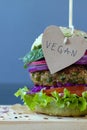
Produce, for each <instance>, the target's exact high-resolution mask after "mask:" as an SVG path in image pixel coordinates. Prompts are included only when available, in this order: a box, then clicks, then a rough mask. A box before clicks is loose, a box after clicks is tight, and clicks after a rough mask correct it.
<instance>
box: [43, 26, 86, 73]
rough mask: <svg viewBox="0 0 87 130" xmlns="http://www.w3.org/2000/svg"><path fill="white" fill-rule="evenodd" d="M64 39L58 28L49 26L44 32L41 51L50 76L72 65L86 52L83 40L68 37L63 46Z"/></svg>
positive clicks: (76, 37)
mask: <svg viewBox="0 0 87 130" xmlns="http://www.w3.org/2000/svg"><path fill="white" fill-rule="evenodd" d="M64 38H65V37H64V35H63V33H62V32H61V30H60V28H59V27H58V26H49V27H47V28H46V29H45V31H44V34H43V38H42V49H43V53H44V57H45V60H46V62H47V65H48V68H49V70H50V72H51V74H53V73H55V72H58V71H60V70H62V69H64V68H66V67H68V66H70V65H72V64H73V63H75V62H76V61H78V60H79V59H80V58H81V57H82V56H83V55H84V53H85V51H86V48H85V44H84V43H85V42H86V41H85V39H84V38H82V37H80V36H74V37H70V38H68V40H67V43H66V44H64Z"/></svg>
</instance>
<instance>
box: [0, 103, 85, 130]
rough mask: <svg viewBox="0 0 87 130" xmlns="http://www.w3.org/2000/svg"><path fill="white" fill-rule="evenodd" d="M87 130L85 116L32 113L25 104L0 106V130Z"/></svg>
mask: <svg viewBox="0 0 87 130" xmlns="http://www.w3.org/2000/svg"><path fill="white" fill-rule="evenodd" d="M12 129H13V130H82V129H83V130H87V116H85V117H54V116H47V115H43V114H36V113H32V112H31V111H29V110H28V109H27V107H25V106H21V105H12V106H6V105H4V106H0V130H12Z"/></svg>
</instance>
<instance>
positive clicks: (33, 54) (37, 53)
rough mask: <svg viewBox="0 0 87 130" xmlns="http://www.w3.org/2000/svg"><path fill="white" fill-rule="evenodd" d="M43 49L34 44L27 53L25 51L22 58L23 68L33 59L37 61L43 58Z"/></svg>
mask: <svg viewBox="0 0 87 130" xmlns="http://www.w3.org/2000/svg"><path fill="white" fill-rule="evenodd" d="M43 57H44V55H43V51H42V46H41V45H39V46H37V47H36V46H34V49H33V50H31V51H30V52H29V53H27V54H26V55H25V56H24V57H23V58H21V59H22V61H23V62H24V68H27V67H28V66H27V64H29V63H31V62H33V61H37V60H39V59H41V58H43Z"/></svg>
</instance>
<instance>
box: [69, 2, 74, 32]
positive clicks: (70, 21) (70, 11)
mask: <svg viewBox="0 0 87 130" xmlns="http://www.w3.org/2000/svg"><path fill="white" fill-rule="evenodd" d="M69 28H70V29H71V30H72V32H71V33H72V34H73V32H74V26H73V0H69Z"/></svg>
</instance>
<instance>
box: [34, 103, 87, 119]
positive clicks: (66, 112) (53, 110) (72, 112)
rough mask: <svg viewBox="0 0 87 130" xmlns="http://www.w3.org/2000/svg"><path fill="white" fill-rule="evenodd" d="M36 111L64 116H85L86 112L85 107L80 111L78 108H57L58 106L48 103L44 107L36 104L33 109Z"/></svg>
mask: <svg viewBox="0 0 87 130" xmlns="http://www.w3.org/2000/svg"><path fill="white" fill-rule="evenodd" d="M34 111H35V112H36V113H42V114H46V115H51V116H64V117H72V116H73V117H76V116H85V115H86V114H87V109H86V110H84V111H80V110H79V109H78V108H75V109H72V108H65V107H64V108H58V106H55V105H54V104H53V105H49V106H47V107H45V108H41V107H39V106H37V107H36V108H35V110H34Z"/></svg>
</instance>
